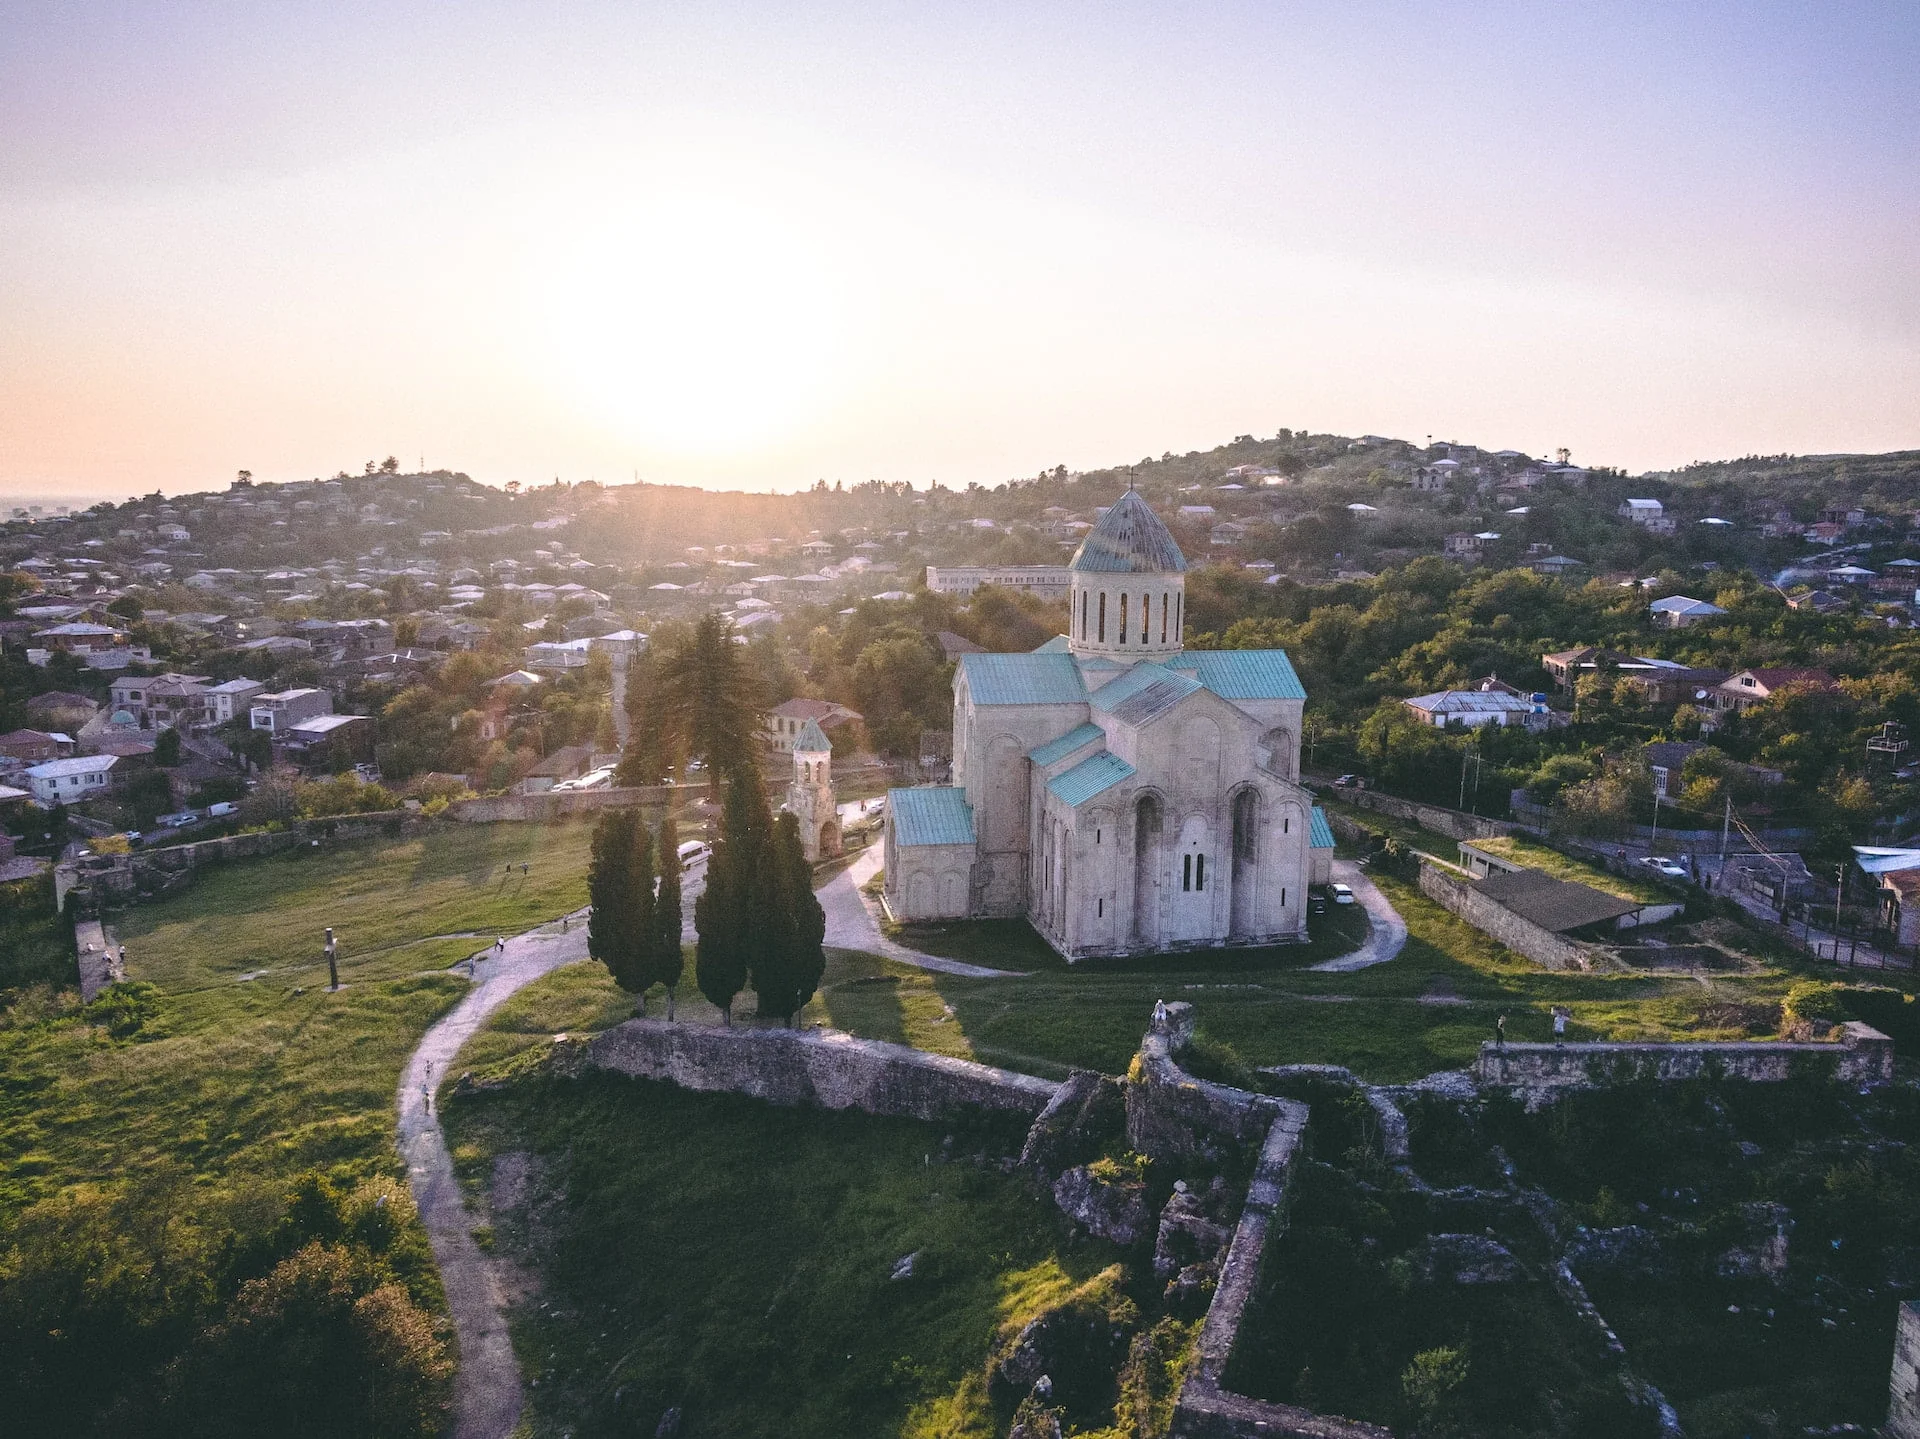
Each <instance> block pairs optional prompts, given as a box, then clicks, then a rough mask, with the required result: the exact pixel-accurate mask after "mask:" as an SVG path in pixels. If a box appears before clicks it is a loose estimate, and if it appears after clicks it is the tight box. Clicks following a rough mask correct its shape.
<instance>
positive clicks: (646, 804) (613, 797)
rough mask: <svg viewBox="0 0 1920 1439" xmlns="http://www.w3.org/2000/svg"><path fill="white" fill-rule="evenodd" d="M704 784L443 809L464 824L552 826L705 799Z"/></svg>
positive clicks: (491, 799)
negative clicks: (618, 811)
mask: <svg viewBox="0 0 1920 1439" xmlns="http://www.w3.org/2000/svg"><path fill="white" fill-rule="evenodd" d="M706 796H707V786H705V785H704V784H685V785H671V784H663V785H646V786H637V787H634V788H629V789H580V790H563V791H561V792H560V793H558V794H555V793H553V792H552V791H551V790H549V791H548V792H547V793H545V794H496V795H487V796H485V797H483V798H480V799H461V800H455V801H454V802H453V803H452V804H450V805H448V806H447V815H448V817H449V818H451V819H457V820H460V821H461V822H463V823H465V824H498V823H500V822H502V821H523V822H526V823H531V824H553V823H557V822H559V821H561V820H567V819H571V818H573V817H574V816H575V815H583V814H598V813H600V811H602V810H607V809H632V808H634V807H636V806H639V807H643V808H658V809H665V808H667V807H669V806H673V807H676V808H677V807H679V806H680V805H683V804H691V803H693V802H694V801H695V800H700V799H705V798H706Z"/></svg>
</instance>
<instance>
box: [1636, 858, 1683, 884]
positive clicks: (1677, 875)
mask: <svg viewBox="0 0 1920 1439" xmlns="http://www.w3.org/2000/svg"><path fill="white" fill-rule="evenodd" d="M1640 863H1642V864H1644V865H1645V866H1646V867H1647V868H1648V869H1650V870H1652V871H1653V872H1654V873H1655V874H1662V875H1665V876H1666V877H1667V878H1668V879H1692V878H1693V876H1692V875H1690V874H1688V873H1687V868H1686V866H1685V865H1683V864H1678V863H1676V862H1675V861H1673V860H1671V859H1669V858H1668V857H1667V856H1666V855H1664V854H1650V855H1648V856H1647V857H1646V858H1645V859H1643V860H1641V861H1640Z"/></svg>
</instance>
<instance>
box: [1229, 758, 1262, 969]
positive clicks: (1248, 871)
mask: <svg viewBox="0 0 1920 1439" xmlns="http://www.w3.org/2000/svg"><path fill="white" fill-rule="evenodd" d="M1259 859H1260V792H1259V791H1258V790H1254V789H1243V790H1241V791H1240V793H1238V794H1236V795H1235V796H1234V797H1233V911H1232V919H1231V921H1230V926H1231V927H1230V928H1229V930H1228V933H1229V934H1230V935H1232V936H1233V938H1235V939H1245V938H1247V937H1248V936H1250V935H1252V934H1254V933H1256V932H1257V929H1258V920H1257V917H1256V916H1257V907H1258V904H1259V899H1260V881H1259Z"/></svg>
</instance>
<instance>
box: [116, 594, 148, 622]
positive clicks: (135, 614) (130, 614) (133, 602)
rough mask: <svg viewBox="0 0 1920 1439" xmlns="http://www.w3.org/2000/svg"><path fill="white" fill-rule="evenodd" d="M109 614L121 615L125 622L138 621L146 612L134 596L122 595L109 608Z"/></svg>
mask: <svg viewBox="0 0 1920 1439" xmlns="http://www.w3.org/2000/svg"><path fill="white" fill-rule="evenodd" d="M107 613H108V614H110V615H119V616H120V618H121V619H123V620H138V619H139V618H140V616H141V615H143V614H145V613H146V611H145V608H144V607H143V606H142V605H141V603H140V601H139V600H137V599H135V598H134V597H133V596H132V595H122V596H120V598H119V599H117V600H115V601H114V602H113V603H112V604H110V605H108V606H107Z"/></svg>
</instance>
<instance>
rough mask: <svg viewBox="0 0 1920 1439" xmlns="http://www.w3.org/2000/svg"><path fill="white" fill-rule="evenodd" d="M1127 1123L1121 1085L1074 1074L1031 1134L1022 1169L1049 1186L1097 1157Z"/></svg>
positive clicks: (1087, 1074) (1088, 1074)
mask: <svg viewBox="0 0 1920 1439" xmlns="http://www.w3.org/2000/svg"><path fill="white" fill-rule="evenodd" d="M1126 1121H1127V1101H1126V1094H1125V1091H1124V1090H1123V1089H1122V1088H1121V1085H1120V1081H1119V1080H1117V1079H1110V1078H1108V1077H1107V1076H1106V1075H1104V1074H1095V1073H1094V1072H1093V1071H1092V1070H1088V1069H1076V1070H1074V1071H1073V1073H1072V1074H1070V1075H1068V1076H1067V1079H1066V1082H1065V1083H1064V1084H1062V1085H1061V1086H1060V1088H1059V1089H1057V1090H1056V1091H1054V1096H1053V1099H1052V1100H1051V1101H1050V1102H1049V1103H1048V1105H1047V1107H1046V1108H1045V1109H1043V1110H1041V1111H1040V1117H1039V1118H1038V1119H1036V1120H1034V1121H1033V1127H1032V1128H1031V1129H1029V1130H1028V1131H1027V1142H1026V1144H1025V1145H1024V1146H1023V1147H1022V1148H1021V1151H1020V1167H1021V1168H1022V1169H1024V1170H1026V1171H1027V1172H1028V1173H1030V1174H1033V1175H1036V1176H1038V1177H1039V1178H1041V1179H1043V1180H1047V1181H1049V1182H1051V1181H1052V1180H1053V1179H1054V1178H1055V1177H1056V1176H1058V1175H1059V1174H1060V1173H1061V1172H1062V1171H1064V1170H1066V1169H1069V1168H1071V1167H1072V1166H1074V1165H1076V1164H1086V1163H1089V1162H1090V1161H1092V1160H1093V1159H1095V1158H1097V1157H1098V1156H1099V1154H1100V1152H1101V1151H1102V1150H1103V1149H1105V1148H1106V1146H1107V1142H1108V1141H1109V1140H1111V1139H1113V1138H1114V1137H1115V1136H1117V1135H1118V1134H1119V1133H1120V1131H1121V1130H1122V1129H1123V1128H1125V1126H1126Z"/></svg>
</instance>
